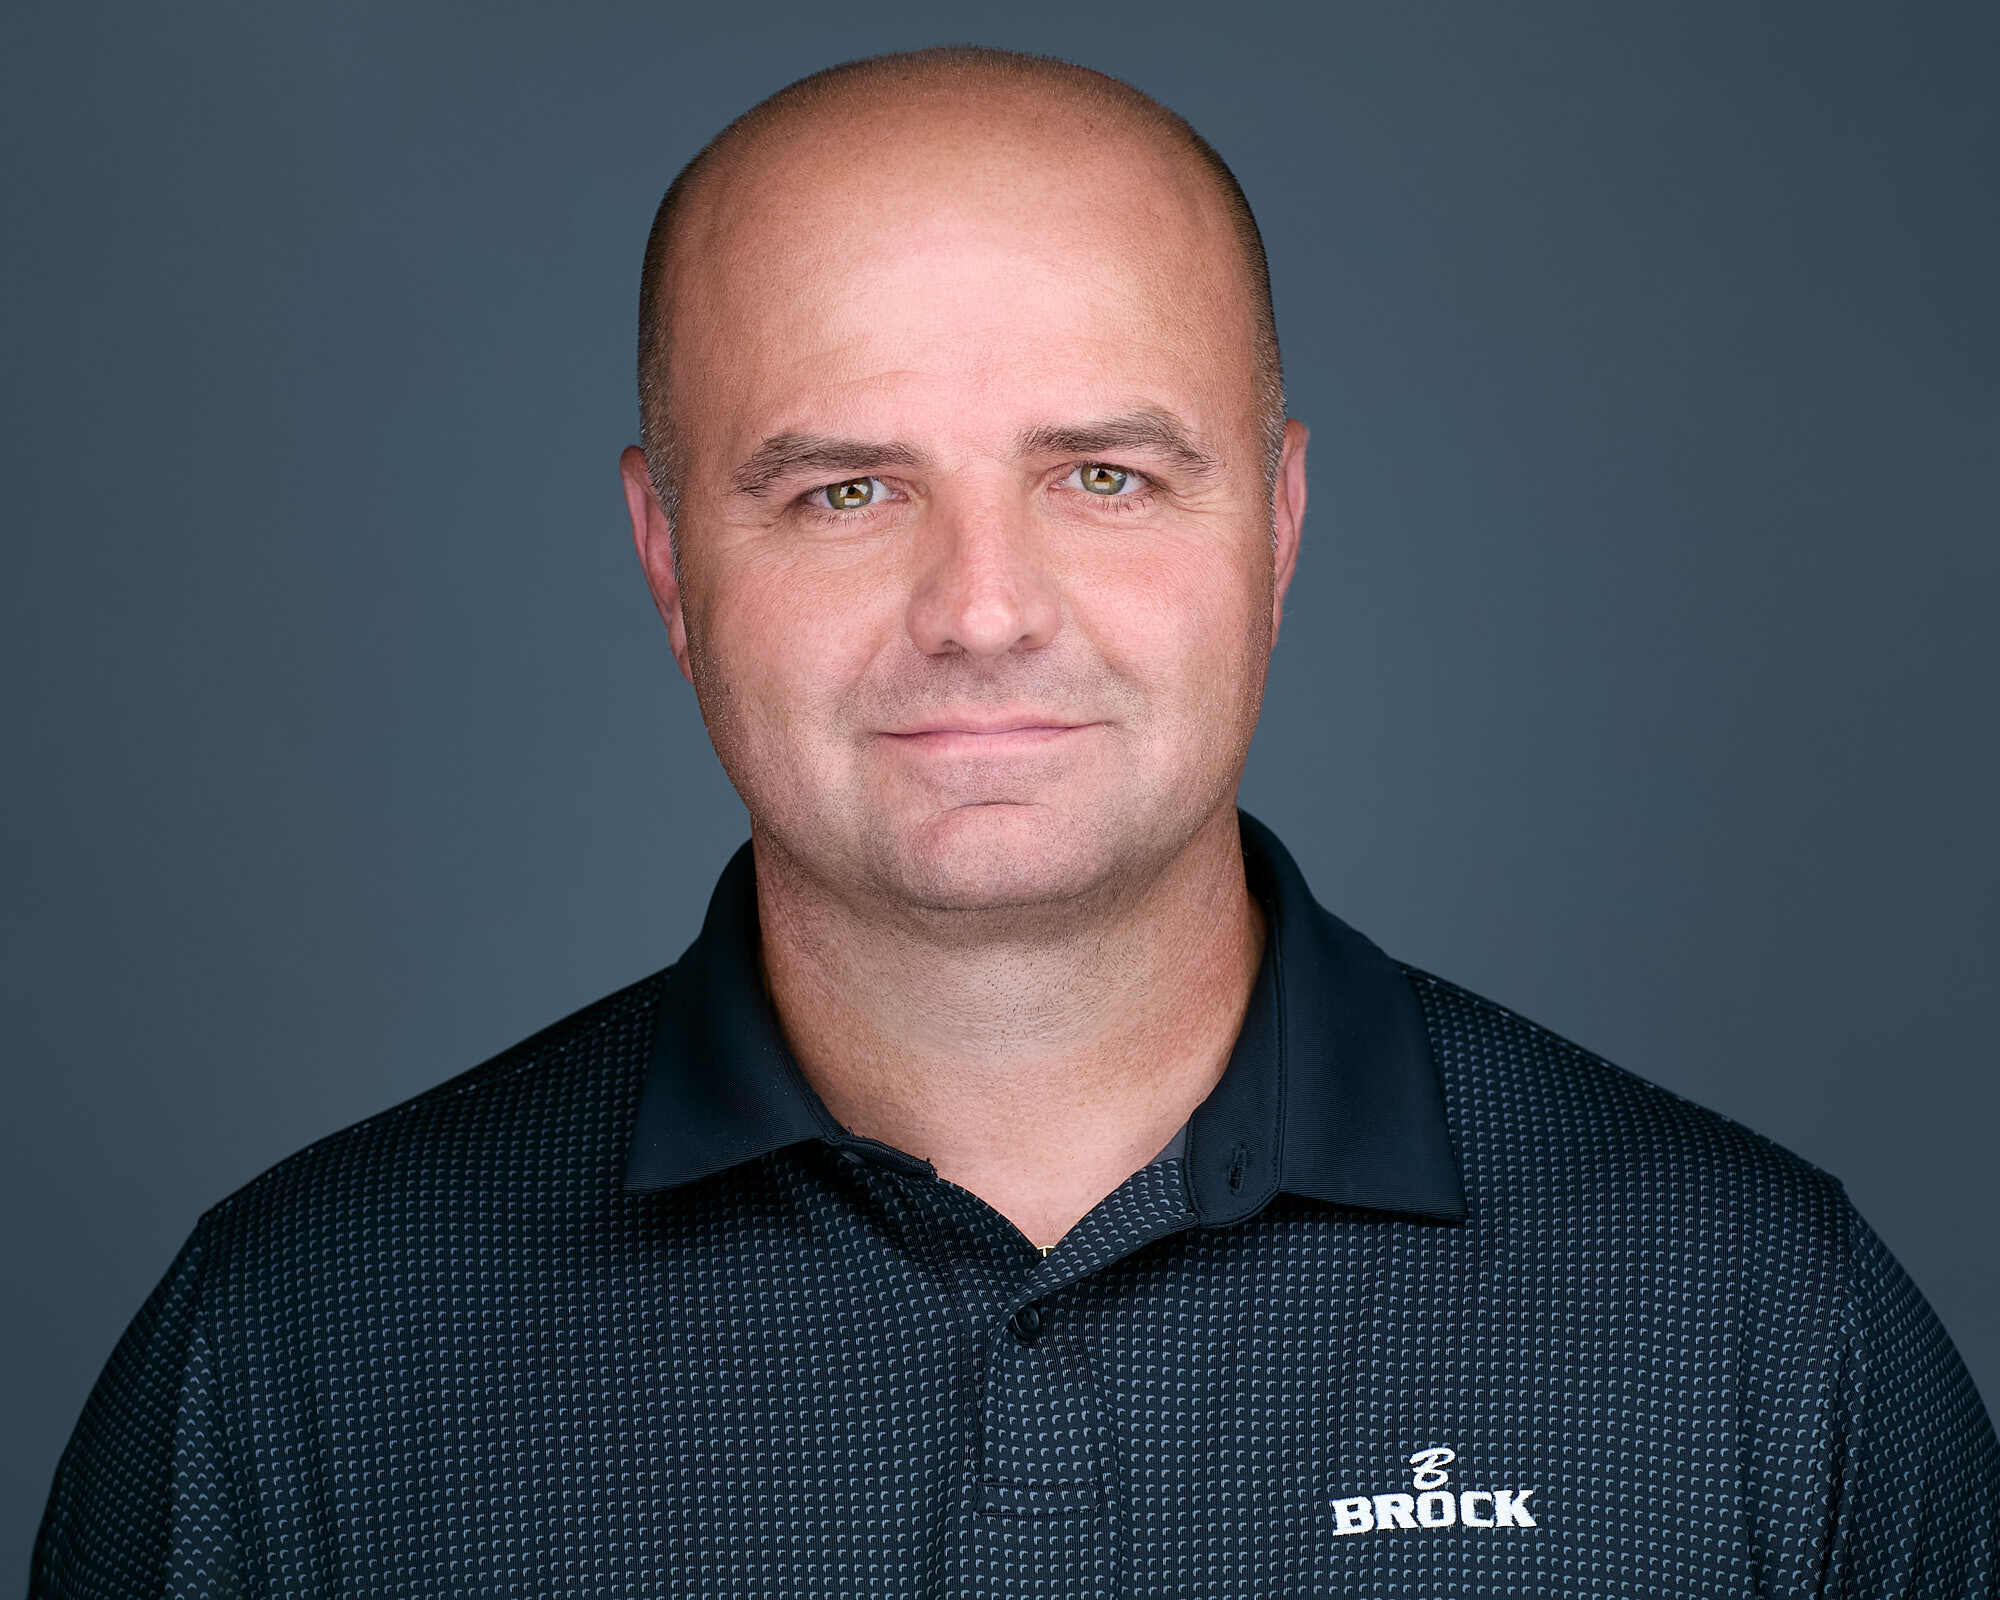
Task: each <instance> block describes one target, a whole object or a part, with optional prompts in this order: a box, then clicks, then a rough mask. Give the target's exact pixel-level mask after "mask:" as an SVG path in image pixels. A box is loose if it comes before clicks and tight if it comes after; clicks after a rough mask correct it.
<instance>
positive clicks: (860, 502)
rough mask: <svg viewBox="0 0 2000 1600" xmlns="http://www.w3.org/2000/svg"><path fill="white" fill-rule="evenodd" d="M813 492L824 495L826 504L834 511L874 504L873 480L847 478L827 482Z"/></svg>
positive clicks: (849, 509) (857, 508) (851, 509)
mask: <svg viewBox="0 0 2000 1600" xmlns="http://www.w3.org/2000/svg"><path fill="white" fill-rule="evenodd" d="M813 493H815V494H817V495H822V496H824V497H825V500H826V504H827V505H828V506H830V507H831V508H832V509H833V510H835V511H859V510H860V509H861V508H862V507H863V506H866V505H872V504H874V501H875V480H874V479H873V478H849V479H848V480H847V481H846V482H845V483H829V484H827V485H826V486H825V487H824V488H821V489H815V490H814V491H813Z"/></svg>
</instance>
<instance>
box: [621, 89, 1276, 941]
mask: <svg viewBox="0 0 2000 1600" xmlns="http://www.w3.org/2000/svg"><path fill="white" fill-rule="evenodd" d="M1058 120H1060V119H1058ZM1079 151H1081V152H1083V153H1078V152H1079ZM692 218H693V220H692V222H691V225H690V226H689V227H688V228H687V229H686V230H685V231H684V233H683V234H682V244H681V249H680V253H679V257H678V260H677V264H676V272H675V277H674V282H675V285H676V289H675V295H674V300H673V304H672V309H671V314H672V316H673V318H674V321H673V324H672V327H673V334H674V356H673V373H674V377H673V392H672V405H673V409H674V414H675V416H676V418H677V419H678V422H679V424H680V427H681V430H682V435H683V437H684V439H685V440H686V441H687V445H686V449H685V452H684V460H683V462H682V463H681V468H682V477H681V508H680V527H679V530H678V534H679V540H680V547H681V548H680V556H681V576H680V580H679V582H678V584H677V583H676V580H675V578H674V574H673V571H672V567H671V563H670V560H669V556H668V550H667V542H666V535H665V527H664V524H663V522H662V520H661V518H660V515H659V510H658V506H657V503H656V502H654V501H653V500H652V495H651V489H650V486H649V485H648V484H647V483H646V480H645V475H644V465H643V460H642V459H641V458H639V457H638V453H637V452H636V451H630V452H627V460H626V463H625V471H626V478H627V493H628V498H629V499H630V500H631V502H632V507H633V516H634V527H635V532H636V533H637V535H638V538H639V544H640V551H641V556H642V559H643V560H644V561H645V563H646V567H647V571H648V576H649V580H650V581H651V583H652V586H653V590H654V594H655V598H656V599H657V600H658V602H659V605H660V609H661V612H662V614H663V616H665V617H666V619H667V622H668V625H669V629H670V631H671V633H672V634H673V637H674V641H675V654H676V656H677V658H678V659H679V660H680V662H681V666H682V670H683V671H684V672H686V673H687V674H688V676H689V678H690V680H691V681H692V682H693V684H694V686H695V689H696V693H697V697H698V699H699V701H700V704H701V710H702V715H703V718H704V720H705V721H706V723H707V726H708V729H709V732H710V736H711V737H712V738H713V740H714V742H715V747H716V751H717V753H718V755H719V756H720V757H721V760H722V763H723V766H724V768H725V770H726V771H727V772H728V774H729V777H730V779H731V781H732V782H733V783H734V784H735V785H736V788H737V790H738V792H739V793H740V794H741V795H742V796H743V799H744V801H745V804H746V806H747V807H748V809H749V811H750V814H751V819H752V823H753V826H754V828H755V830H756V831H757V833H758V835H759V837H760V839H762V840H763V841H765V843H766V844H767V845H769V846H775V847H776V848H777V849H778V850H779V851H781V852H783V854H784V855H785V856H787V857H789V858H790V859H791V862H792V864H793V865H794V867H795V869H796V870H800V871H803V872H805V873H807V874H809V875H810V876H811V877H812V878H813V879H814V880H815V881H816V882H817V883H819V884H820V885H821V886H822V887H823V888H826V889H829V890H831V891H832V892H834V893H836V894H839V895H842V896H843V897H849V898H863V899H868V900H872V901H883V900H886V901H889V902H893V903H896V904H898V905H901V906H904V907H929V908H937V909H941V910H942V909H949V910H957V911H971V910H980V909H986V910H993V911H999V910H1001V909H1002V908H1026V907H1031V906H1039V907H1042V908H1044V909H1046V908H1047V907H1049V906H1050V904H1051V903H1052V902H1053V903H1060V902H1065V901H1073V900H1075V899H1076V898H1077V897H1078V896H1080V895H1087V894H1089V893H1091V892H1092V891H1094V890H1104V889H1107V888H1111V889H1115V888H1116V887H1117V886H1118V885H1119V884H1120V883H1121V882H1123V881H1135V880H1136V879H1138V878H1142V877H1143V875H1145V874H1147V873H1149V872H1154V871H1158V870H1159V869H1160V868H1161V867H1163V866H1164V865H1165V864H1166V863H1167V862H1168V861H1170V860H1171V859H1172V858H1173V856H1174V855H1175V854H1176V853H1177V852H1178V851H1179V850H1180V849H1181V848H1182V847H1183V846H1185V845H1186V843H1187V841H1188V840H1189V839H1190V838H1191V837H1192V836H1193V835H1194V833H1195V831H1196V830H1197V829H1198V828H1199V827H1200V826H1201V825H1202V824H1203V822H1204V821H1208V820H1210V819H1212V818H1213V817H1214V816H1215V814H1216V813H1217V810H1218V808H1221V807H1226V806H1229V805H1231V804H1233V799H1234V794H1235V788H1236V783H1237V779H1238V776H1239V774H1240V772H1241V768H1242V762H1243V758H1244V754H1245V751H1246V749H1247V746H1248V742H1249V738H1250V734H1251V730H1252V728H1253V726H1254V724H1255V721H1256V716H1257V709H1258V705H1259V703H1260V700H1261V696H1262V691H1263V682H1264V672H1265V667H1266V664H1267V661H1268V658H1269V652H1270V646H1271V642H1272V639H1273V637H1274V634H1275V630H1276V626H1277V619H1278V611H1279V606H1280V603H1281V601H1282V597H1283V587H1284V582H1285V580H1286V579H1288V578H1289V575H1290V568H1291V558H1292V554H1293V550H1294V548H1295V541H1296V537H1297V527H1298V517H1299V515H1300V513H1301V512H1302V511H1303V505H1304V470H1303V446H1304V430H1303V428H1301V427H1299V425H1297V424H1292V425H1291V427H1290V429H1289V430H1288V438H1287V449H1286V461H1285V463H1284V466H1283V468H1282V469H1281V472H1280V481H1279V486H1278V492H1277V519H1276V521H1277V534H1276V539H1275V545H1276V549H1275V552H1274V538H1273V517H1272V508H1271V503H1270V501H1269V500H1268V499H1267V498H1266V492H1265V485H1264V482H1263V478H1262V459H1261V455H1262V443H1261V436H1260V430H1259V423H1258V418H1257V415H1256V409H1255V399H1256V397H1255V393H1254V388H1253V382H1252V377H1251V373H1250V370H1249V363H1248V360H1247V355H1246V352H1247V351H1248V349H1249V341H1250V339H1251V336H1252V327H1251V322H1250V306H1249V302H1248V298H1247V295H1246V294H1245V292H1244V289H1243V287H1242V284H1241V281H1240V277H1239V273H1240V268H1239V267H1238V266H1237V265H1236V262H1235V258H1234V257H1233V256H1232V254H1231V250H1232V245H1231V241H1230V236H1229V234H1228V231H1227V225H1226V221H1225V214H1224V212H1223V209H1222V207H1221V204H1220V202H1219V201H1218V200H1216V199H1215V198H1214V197H1212V196H1211V194H1210V193H1209V191H1208V189H1207V187H1206V186H1205V185H1204V184H1203V183H1202V182H1201V181H1200V180H1199V179H1198V178H1197V177H1196V176H1195V174H1194V173H1193V171H1192V169H1191V168H1190V166H1189V165H1188V164H1187V163H1186V162H1185V160H1184V159H1183V160H1175V159H1174V158H1172V157H1170V156H1167V155H1164V154H1162V153H1160V152H1158V151H1153V150H1150V149H1149V148H1148V147H1147V146H1146V145H1145V144H1144V143H1142V142H1140V141H1137V140H1133V139H1126V138H1120V137H1116V136H1113V137H1110V138H1106V137H1104V136H1103V135H1102V133H1101V132H1100V134H1098V135H1097V136H1096V137H1095V138H1094V139H1086V138H1084V137H1082V136H1080V135H1079V134H1078V133H1076V132H1074V131H1071V132H1069V133H1067V135H1066V136H1056V135H1048V136H1043V135H1040V134H1037V133H1036V132H1035V131H1033V130H1024V129H1023V128H1021V127H1019V126H1015V125H1011V124H1003V125H1001V126H999V127H997V129H996V127H994V126H993V125H991V124H979V125H975V126H972V127H971V128H967V127H965V126H961V125H957V124H955V123H954V122H953V121H952V120H951V118H950V116H949V114H948V113H946V112H944V111H933V112H931V113H928V114H927V115H925V116H913V115H911V114H909V113H907V112H906V113H905V114H904V116H903V118H902V119H901V120H900V121H898V120H896V119H894V118H891V119H888V120H886V121H885V120H883V119H882V118H880V117H874V118H866V119H859V120H858V121H856V122H851V123H848V124H846V125H845V126H836V127H835V128H834V129H833V130H831V131H830V132H827V133H825V135H824V136H823V137H822V136H818V135H815V136H814V137H811V138H794V139H788V140H782V141H779V142H778V147H777V148H775V149H766V150H762V151H760V152H758V153H756V154H754V155H753V156H751V157H750V158H748V159H747V160H746V161H744V162H743V163H742V164H741V165H739V167H738V168H737V170H736V171H735V172H733V173H731V174H730V175H729V177H728V179H727V180H726V181H725V182H723V183H718V184H715V185H713V186H711V188H710V190H709V192H708V194H707V195H706V196H705V198H704V201H703V203H702V204H701V205H700V206H699V207H697V208H696V209H695V210H694V212H693V213H692Z"/></svg>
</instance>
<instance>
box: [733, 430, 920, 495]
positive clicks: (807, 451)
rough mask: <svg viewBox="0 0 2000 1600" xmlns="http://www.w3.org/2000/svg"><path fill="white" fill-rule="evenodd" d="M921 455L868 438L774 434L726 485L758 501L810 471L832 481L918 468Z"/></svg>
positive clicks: (911, 447)
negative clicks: (779, 484) (876, 470)
mask: <svg viewBox="0 0 2000 1600" xmlns="http://www.w3.org/2000/svg"><path fill="white" fill-rule="evenodd" d="M926 459H927V458H926V457H925V455H924V453H923V452H922V451H921V450H919V449H917V448H916V446H914V445H908V444H898V443H896V442H894V441H878V440H871V439H837V438H834V437H833V436H832V435H830V434H823V433H774V434H772V435H771V437H770V438H768V439H766V440H765V441H764V442H763V443H762V444H760V445H759V446H757V448H756V449H755V450H752V451H751V452H750V454H749V456H748V457H747V458H746V459H745V460H744V462H743V464H742V465H741V466H739V467H738V468H737V469H736V470H735V471H734V472H733V473H731V474H730V482H731V484H732V485H734V487H735V489H736V492H737V493H738V494H747V495H752V496H756V497H759V498H761V497H762V496H763V495H765V494H767V493H769V492H770V488H771V485H772V484H774V483H777V482H778V481H779V480H780V479H783V478H789V477H793V476H795V475H796V474H799V473H804V472H811V473H825V474H826V475H827V477H828V478H836V477H838V476H839V475H840V474H841V473H843V472H845V473H859V472H860V471H861V470H862V469H864V468H867V467H920V466H922V465H923V464H924V462H925V460H926Z"/></svg>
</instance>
